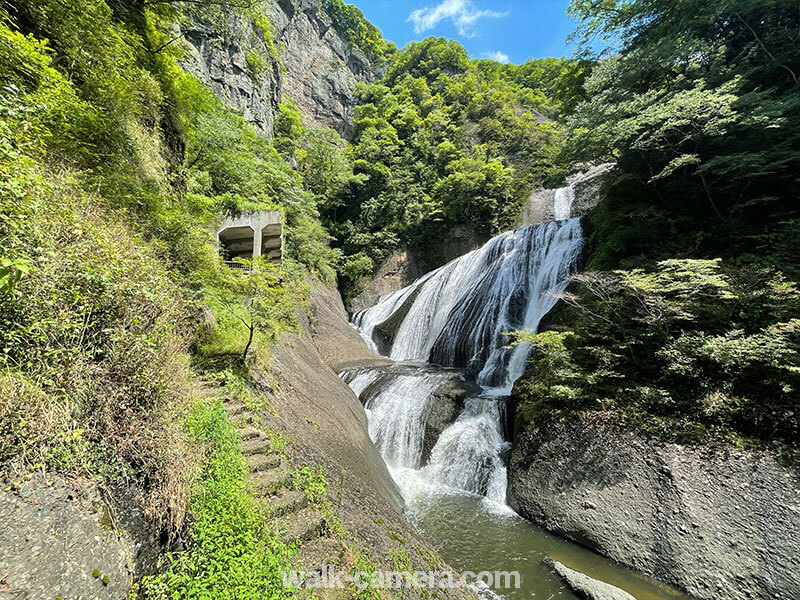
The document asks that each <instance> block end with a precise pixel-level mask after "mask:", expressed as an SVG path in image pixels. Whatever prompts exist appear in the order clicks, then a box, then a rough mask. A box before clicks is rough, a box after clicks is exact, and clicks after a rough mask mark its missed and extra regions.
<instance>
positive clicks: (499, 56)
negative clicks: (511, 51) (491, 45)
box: [481, 50, 510, 63]
mask: <svg viewBox="0 0 800 600" xmlns="http://www.w3.org/2000/svg"><path fill="white" fill-rule="evenodd" d="M481 56H482V57H483V58H488V59H490V60H496V61H497V62H501V63H507V62H508V61H509V60H510V59H509V58H508V54H506V53H505V52H500V50H492V51H491V52H484V53H483V54H481Z"/></svg>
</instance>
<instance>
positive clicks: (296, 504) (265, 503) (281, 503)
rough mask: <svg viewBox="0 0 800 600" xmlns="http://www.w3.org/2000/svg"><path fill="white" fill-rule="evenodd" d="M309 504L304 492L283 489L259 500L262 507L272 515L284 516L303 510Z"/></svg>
mask: <svg viewBox="0 0 800 600" xmlns="http://www.w3.org/2000/svg"><path fill="white" fill-rule="evenodd" d="M307 505H308V498H307V497H306V495H305V494H304V493H303V492H298V491H296V490H287V489H281V490H278V491H277V492H275V493H274V494H272V495H270V496H268V497H265V498H262V499H261V500H260V501H259V506H260V507H261V509H262V510H263V511H264V512H265V513H266V514H267V515H269V516H270V517H282V516H284V515H287V514H289V513H293V512H297V511H299V510H302V509H303V508H305V507H306V506H307Z"/></svg>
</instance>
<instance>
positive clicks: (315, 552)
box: [296, 536, 344, 574]
mask: <svg viewBox="0 0 800 600" xmlns="http://www.w3.org/2000/svg"><path fill="white" fill-rule="evenodd" d="M343 555H344V548H343V547H342V543H341V542H339V541H338V540H335V539H333V538H330V537H327V536H324V537H318V538H316V539H314V540H311V541H310V542H306V543H305V544H303V545H302V546H300V551H299V552H298V554H297V559H296V563H297V568H298V569H299V570H301V571H303V573H309V574H310V573H321V572H322V570H323V569H324V568H325V567H327V566H328V565H334V566H338V565H340V564H341V563H342V557H343Z"/></svg>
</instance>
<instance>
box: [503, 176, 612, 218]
mask: <svg viewBox="0 0 800 600" xmlns="http://www.w3.org/2000/svg"><path fill="white" fill-rule="evenodd" d="M613 167H614V164H613V163H603V164H600V165H597V166H594V167H591V168H589V169H588V170H586V171H585V172H582V173H578V174H576V175H573V176H572V177H569V178H568V179H567V185H571V186H572V187H573V189H574V191H575V200H574V201H573V203H572V216H573V217H583V216H585V215H586V214H587V213H589V212H591V211H592V210H593V209H594V208H595V207H596V206H597V205H598V204H599V203H600V201H601V200H602V196H601V195H600V186H601V184H602V182H603V176H604V175H605V174H606V173H608V172H609V171H610V170H611V169H612V168H613ZM555 197H556V190H554V189H548V188H542V189H538V190H534V191H533V192H531V195H530V196H528V200H527V201H526V202H525V206H524V207H523V208H522V214H520V217H519V221H518V222H517V227H527V226H529V225H537V224H539V223H546V222H548V221H552V220H554V219H555V214H554V211H553V204H554V201H555Z"/></svg>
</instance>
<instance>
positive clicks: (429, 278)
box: [348, 188, 583, 511]
mask: <svg viewBox="0 0 800 600" xmlns="http://www.w3.org/2000/svg"><path fill="white" fill-rule="evenodd" d="M566 190H567V191H565V192H562V190H559V193H557V195H556V196H557V205H558V206H557V211H558V214H559V215H562V214H563V213H564V212H565V211H566V213H567V214H568V213H569V210H570V205H571V198H572V196H573V193H572V191H571V189H570V188H566ZM582 245H583V235H582V230H581V226H580V220H579V219H566V220H563V221H559V222H550V223H545V224H543V225H533V226H530V227H525V228H522V229H518V230H515V231H509V232H506V233H503V234H501V235H498V236H497V237H495V238H493V239H491V240H489V242H487V243H486V244H485V245H484V246H483V247H481V248H479V249H477V250H474V251H473V252H470V253H468V254H466V255H464V256H462V257H460V258H458V259H456V260H454V261H452V262H450V263H448V264H446V265H445V266H443V267H441V268H439V269H437V270H435V271H433V272H431V273H429V274H427V275H425V276H424V277H422V278H420V279H419V280H417V281H415V282H414V283H413V284H411V285H410V286H408V287H406V288H404V289H402V290H398V291H396V292H393V293H391V294H388V295H386V296H384V297H383V298H381V300H380V301H379V302H378V304H376V305H375V306H373V307H371V308H369V309H367V310H365V311H362V312H360V313H358V314H356V315H355V316H354V318H353V323H354V325H355V326H356V327H357V328H358V330H359V331H360V332H361V334H362V336H363V337H364V339H365V340H366V341H367V343H368V344H369V345H370V346H371V347H372V348H373V349H374V350H376V351H377V350H379V349H382V350H383V352H384V354H386V355H387V356H388V357H389V358H391V359H393V360H396V361H419V362H423V363H432V364H436V365H440V366H443V367H460V368H465V369H467V371H468V372H469V373H471V374H472V376H473V377H474V379H475V381H476V382H477V383H478V384H479V385H480V386H481V387H482V388H483V390H484V391H483V393H482V394H481V395H480V396H478V397H474V398H470V399H468V400H467V401H466V402H465V404H464V407H463V409H462V411H461V413H460V414H459V416H458V418H457V419H456V420H455V421H454V422H453V423H452V424H450V425H449V427H447V428H446V429H445V430H444V431H443V432H442V434H441V435H440V436H439V438H438V440H437V442H436V444H435V446H434V447H433V450H432V451H431V453H430V459H429V460H428V462H427V464H422V462H423V461H422V455H423V438H424V433H425V422H426V418H427V415H428V413H429V410H430V406H429V404H430V402H431V401H432V400H431V398H432V395H433V393H434V391H435V389H436V386H437V385H438V384H440V383H441V379H440V378H437V377H436V375H435V374H432V373H430V372H421V373H420V374H419V376H414V375H399V376H397V377H396V378H394V379H392V380H391V381H390V382H389V383H385V384H381V385H377V386H374V388H375V389H372V390H369V392H368V393H367V394H366V397H365V398H364V402H365V408H366V409H367V412H368V416H369V431H370V436H371V437H372V439H373V441H374V442H375V444H376V445H377V447H378V448H379V449H380V451H381V454H382V455H383V457H384V459H385V460H386V463H387V465H388V466H389V468H390V469H391V471H392V474H393V476H394V477H395V479H396V480H397V482H398V484H399V486H400V488H401V490H402V492H403V494H404V496H405V498H406V501H407V502H408V503H409V505H413V504H414V501H415V500H416V499H418V497H419V496H420V495H423V496H427V495H430V494H442V493H446V494H473V495H478V496H481V497H483V498H484V499H485V500H486V501H487V502H488V503H490V504H491V505H492V506H493V507H494V508H495V509H496V510H499V511H510V509H509V508H507V507H506V502H505V499H506V459H505V456H506V454H507V451H508V449H509V443H508V442H507V441H506V440H505V439H504V437H503V424H502V420H501V417H502V411H503V410H504V405H505V398H506V397H507V396H508V394H510V392H511V388H512V386H513V385H514V382H515V381H516V380H517V379H518V378H519V377H520V376H521V375H522V373H523V372H524V370H525V365H526V363H527V359H528V355H529V353H530V348H529V347H528V346H527V345H525V344H521V345H518V346H516V347H514V348H510V347H509V346H508V337H507V335H506V334H507V333H508V332H510V331H514V330H520V329H528V330H535V329H536V328H537V327H538V325H539V322H540V321H541V319H542V317H543V316H544V315H545V314H547V312H548V311H549V310H550V309H551V308H552V307H553V305H554V304H555V303H556V301H557V298H556V297H554V294H555V293H557V292H561V291H563V290H564V288H565V287H566V285H567V283H568V277H569V275H570V274H571V273H572V272H573V271H574V270H575V268H576V267H577V263H578V260H579V258H580V252H581V248H582ZM378 377H379V374H376V372H375V371H370V370H366V371H360V372H358V373H357V374H355V375H351V376H349V377H348V379H350V381H349V383H350V385H351V387H352V388H353V390H354V391H355V392H356V393H357V394H362V393H363V392H364V391H365V390H366V389H367V388H368V387H369V386H370V385H371V384H372V383H373V382H374V381H376V380H377V379H378Z"/></svg>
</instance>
